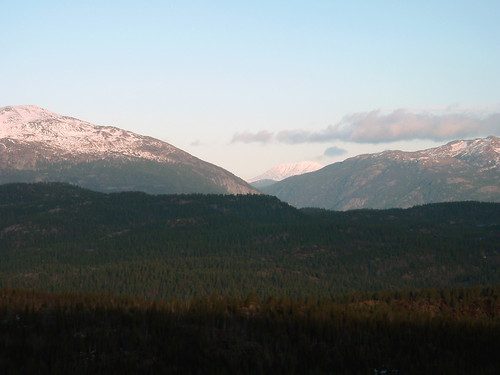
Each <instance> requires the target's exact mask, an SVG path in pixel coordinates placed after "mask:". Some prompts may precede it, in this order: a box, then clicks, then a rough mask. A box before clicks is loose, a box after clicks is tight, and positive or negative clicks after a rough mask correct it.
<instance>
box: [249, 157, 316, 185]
mask: <svg viewBox="0 0 500 375" xmlns="http://www.w3.org/2000/svg"><path fill="white" fill-rule="evenodd" d="M321 168H323V165H322V164H320V163H317V162H315V161H301V162H298V163H287V164H280V165H277V166H276V167H273V168H271V169H269V170H268V171H267V172H265V173H263V174H261V175H259V176H257V177H254V178H252V179H250V180H249V181H248V182H256V181H259V180H273V181H281V180H284V179H285V178H288V177H291V176H297V175H300V174H304V173H309V172H314V171H317V170H318V169H321Z"/></svg>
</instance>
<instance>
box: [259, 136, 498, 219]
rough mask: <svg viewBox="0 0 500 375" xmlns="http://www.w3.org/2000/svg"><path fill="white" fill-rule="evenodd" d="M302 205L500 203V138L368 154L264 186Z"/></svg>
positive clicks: (383, 205)
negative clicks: (418, 149)
mask: <svg viewBox="0 0 500 375" xmlns="http://www.w3.org/2000/svg"><path fill="white" fill-rule="evenodd" d="M262 191H263V192H265V193H267V194H272V195H276V196H277V197H278V198H279V199H281V200H283V201H285V202H288V203H290V204H292V205H294V206H296V207H308V206H310V207H319V208H327V209H335V210H349V209H358V208H393V207H401V208H407V207H411V206H414V205H419V204H426V203H436V202H447V201H454V200H455V201H460V200H479V201H493V202H498V201H500V139H499V138H498V137H495V136H490V137H487V138H477V139H473V140H457V141H452V142H449V143H448V144H446V145H443V146H440V147H435V148H431V149H427V150H421V151H414V152H404V151H395V150H388V151H383V152H380V153H375V154H363V155H359V156H356V157H352V158H349V159H346V160H344V161H343V162H339V163H334V164H331V165H328V166H326V167H324V168H322V169H321V170H319V171H316V172H312V173H308V174H307V175H302V176H294V177H290V178H288V179H285V180H283V181H280V182H277V183H275V184H273V185H271V186H268V187H264V188H262Z"/></svg>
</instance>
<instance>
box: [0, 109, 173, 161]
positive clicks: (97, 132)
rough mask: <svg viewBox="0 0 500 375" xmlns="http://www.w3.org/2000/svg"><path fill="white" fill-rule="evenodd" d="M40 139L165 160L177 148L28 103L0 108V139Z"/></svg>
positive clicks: (69, 149)
mask: <svg viewBox="0 0 500 375" xmlns="http://www.w3.org/2000/svg"><path fill="white" fill-rule="evenodd" d="M4 138H8V139H11V140H16V141H19V142H30V143H40V144H43V145H44V147H49V148H52V149H56V150H58V152H59V153H67V154H77V153H78V154H94V155H95V156H97V155H103V154H105V155H113V154H114V155H121V156H126V157H139V158H146V159H150V160H157V161H166V160H168V159H169V157H168V154H170V153H171V152H174V151H175V150H177V149H176V148H175V147H173V146H171V145H169V144H167V143H165V142H161V141H159V140H156V139H153V138H150V137H144V136H141V135H138V134H135V133H132V132H129V131H125V130H122V129H119V128H116V127H112V126H97V125H93V124H90V123H88V122H85V121H81V120H78V119H75V118H72V117H67V116H62V115H59V114H56V113H53V112H50V111H48V110H46V109H43V108H39V107H36V106H32V105H25V106H15V107H14V106H12V107H11V106H9V107H3V108H0V139H4Z"/></svg>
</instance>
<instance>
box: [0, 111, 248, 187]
mask: <svg viewBox="0 0 500 375" xmlns="http://www.w3.org/2000/svg"><path fill="white" fill-rule="evenodd" d="M33 181H62V182H69V183H74V184H78V185H80V186H83V187H87V188H92V189H96V190H100V191H119V190H141V191H145V192H149V193H229V194H248V193H257V191H256V190H255V189H254V188H252V187H251V186H250V185H248V184H247V183H246V182H245V181H243V180H242V179H240V178H238V177H236V176H234V175H233V174H231V173H230V172H228V171H226V170H224V169H222V168H220V167H217V166H215V165H213V164H210V163H207V162H204V161H202V160H200V159H198V158H196V157H194V156H192V155H190V154H188V153H186V152H184V151H182V150H180V149H178V148H176V147H174V146H172V145H170V144H168V143H166V142H163V141H160V140H158V139H154V138H151V137H147V136H142V135H138V134H135V133H132V132H129V131H126V130H122V129H119V128H116V127H111V126H96V125H93V124H90V123H88V122H84V121H81V120H78V119H75V118H72V117H67V116H62V115H59V114H56V113H53V112H50V111H47V110H45V109H42V108H39V107H36V106H15V107H11V106H9V107H3V108H0V183H8V182H33Z"/></svg>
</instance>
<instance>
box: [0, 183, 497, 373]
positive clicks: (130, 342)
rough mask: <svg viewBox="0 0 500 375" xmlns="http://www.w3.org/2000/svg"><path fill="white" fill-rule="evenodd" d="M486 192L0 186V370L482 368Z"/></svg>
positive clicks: (488, 273)
mask: <svg viewBox="0 0 500 375" xmlns="http://www.w3.org/2000/svg"><path fill="white" fill-rule="evenodd" d="M499 266H500V204H497V203H479V202H452V203H436V204H430V205H425V206H418V207H414V208H410V209H391V210H354V211H347V212H333V211H326V210H319V209H312V208H311V209H301V210H297V209H295V208H293V207H291V206H289V205H287V204H285V203H283V202H281V201H279V200H278V199H277V198H275V197H270V196H265V195H236V196H235V195H147V194H144V193H138V192H127V193H111V194H104V193H97V192H93V191H90V190H85V189H81V188H79V187H76V186H72V185H67V184H56V183H43V184H8V185H2V186H0V288H1V289H0V315H1V316H0V368H2V369H4V371H2V373H6V374H8V373H40V374H57V373H60V374H63V373H64V374H66V373H70V372H72V373H75V374H79V373H82V374H83V373H103V374H104V373H106V374H108V373H179V374H184V373H193V374H194V373H196V374H198V373H200V374H202V373H203V374H205V373H215V374H217V373H220V374H237V373H243V374H260V373H278V374H279V373H283V374H285V373H286V374H308V373H309V374H337V373H338V374H382V373H385V374H391V373H392V374H424V373H425V374H428V373H433V374H443V373H450V374H451V373H454V374H461V373H462V374H466V373H475V374H494V373H495V374H496V373H497V372H498V369H499V368H500V361H499V358H498V354H497V353H499V352H500V345H499V342H500V335H499V334H500V320H499V316H500V315H499V314H500V300H499V296H500V291H499V289H498V288H499V286H500V267H499Z"/></svg>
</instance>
